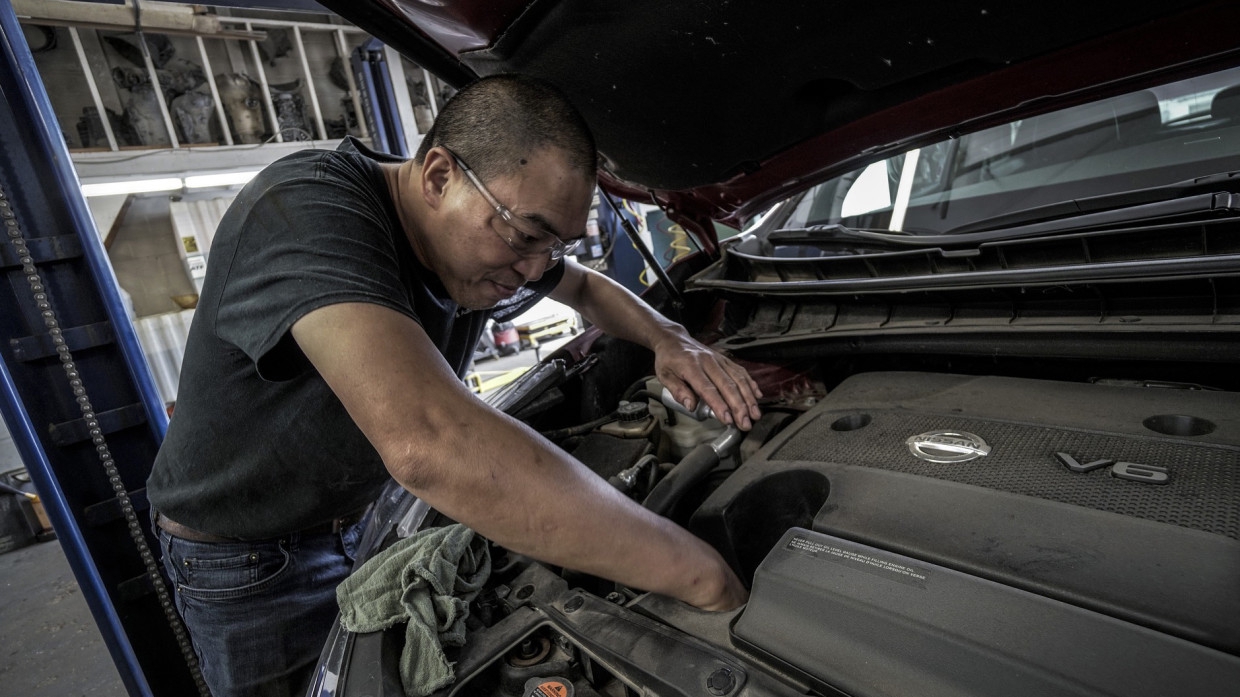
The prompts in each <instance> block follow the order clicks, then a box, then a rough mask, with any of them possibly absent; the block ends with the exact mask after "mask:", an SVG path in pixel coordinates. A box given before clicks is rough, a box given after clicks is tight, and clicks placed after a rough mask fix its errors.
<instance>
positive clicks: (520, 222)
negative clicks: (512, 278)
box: [444, 148, 577, 263]
mask: <svg viewBox="0 0 1240 697" xmlns="http://www.w3.org/2000/svg"><path fill="white" fill-rule="evenodd" d="M444 150H448V149H447V148H444ZM448 153H449V154H450V155H452V159H453V160H455V161H456V166H457V167H460V168H461V171H462V172H464V173H465V176H466V177H469V181H470V182H471V183H473V185H474V188H475V189H477V190H478V193H480V194H482V198H484V199H486V202H487V203H488V204H490V206H491V207H492V208H494V209H495V213H496V215H498V216H499V217H500V219H501V220H503V221H504V222H505V223H507V226H508V234H507V235H505V234H504V232H502V231H501V230H500V229H499V228H497V227H495V226H494V225H492V226H491V229H492V230H495V234H496V235H499V238H500V239H501V240H503V241H504V242H505V243H506V244H507V245H508V246H509V247H511V248H512V251H514V252H516V253H517V254H520V255H521V256H523V257H540V256H542V255H544V254H550V255H551V262H552V263H555V262H557V261H559V260H561V259H563V258H564V255H566V254H568V253H569V252H570V251H571V250H572V249H573V248H574V247H576V246H577V241H576V240H574V241H572V242H565V241H563V240H561V239H560V238H559V237H556V236H555V235H553V234H551V233H549V232H547V231H546V230H542V229H539V228H538V227H537V225H536V224H535V223H533V222H530V221H528V220H526V219H525V218H520V217H518V216H517V215H516V214H514V213H513V212H512V211H511V210H510V209H509V208H508V206H505V205H504V204H502V203H500V202H499V200H498V199H496V198H495V196H493V195H492V194H491V192H490V191H488V190H487V188H486V187H485V186H483V184H482V180H481V179H479V178H478V175H477V174H474V171H473V170H472V169H470V168H469V165H467V164H465V161H464V160H462V159H461V158H460V156H459V155H457V154H456V153H454V152H452V151H451V150H448Z"/></svg>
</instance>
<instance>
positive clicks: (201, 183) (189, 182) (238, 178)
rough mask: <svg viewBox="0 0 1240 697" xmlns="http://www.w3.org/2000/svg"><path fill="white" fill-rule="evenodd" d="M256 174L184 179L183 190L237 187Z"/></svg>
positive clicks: (242, 173) (199, 176)
mask: <svg viewBox="0 0 1240 697" xmlns="http://www.w3.org/2000/svg"><path fill="white" fill-rule="evenodd" d="M256 174H258V170H252V171H249V172H226V173H224V174H201V175H198V176H194V177H186V178H185V188H187V189H202V188H205V187H208V186H237V185H239V184H245V183H246V182H248V181H250V180H251V179H253V178H254V175H256Z"/></svg>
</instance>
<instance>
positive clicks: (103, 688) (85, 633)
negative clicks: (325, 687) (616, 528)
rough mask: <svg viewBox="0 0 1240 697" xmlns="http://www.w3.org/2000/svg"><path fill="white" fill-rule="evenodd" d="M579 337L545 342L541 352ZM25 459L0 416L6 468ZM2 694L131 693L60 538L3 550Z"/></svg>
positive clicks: (524, 356) (502, 364) (525, 361)
mask: <svg viewBox="0 0 1240 697" xmlns="http://www.w3.org/2000/svg"><path fill="white" fill-rule="evenodd" d="M571 338H572V337H563V338H560V339H556V340H553V341H551V342H548V343H547V344H545V345H544V346H543V348H542V350H541V353H542V355H544V356H545V355H547V354H548V353H550V352H551V351H554V350H555V349H556V348H557V347H559V346H560V345H561V344H563V343H566V342H567V341H568V340H569V339H571ZM534 362H535V356H534V351H533V350H525V351H522V352H520V353H519V354H516V355H514V356H507V357H504V358H500V359H496V360H493V361H484V362H482V363H479V364H478V368H479V370H481V371H488V372H490V371H497V372H503V371H508V370H512V369H514V368H519V367H529V366H531V365H533V364H534ZM21 466H22V463H21V459H20V458H19V457H18V456H17V452H16V450H15V449H14V447H13V444H12V441H11V440H10V439H9V437H8V433H7V432H5V431H4V425H3V423H0V471H9V470H12V469H16V468H19V467H21ZM0 598H2V601H0V697H125V695H126V694H127V693H126V691H125V687H124V685H123V684H122V683H121V679H120V674H119V673H118V672H117V670H116V664H115V663H113V662H112V657H111V655H110V654H109V653H108V649H107V647H106V646H105V645H104V643H103V637H102V636H101V635H100V633H99V629H98V627H97V626H96V625H95V620H94V618H93V617H92V616H91V613H90V610H89V608H87V606H86V601H85V599H84V598H83V597H82V593H81V590H80V589H79V587H78V584H77V581H76V580H75V579H74V577H73V573H72V571H70V569H69V563H68V561H67V560H66V559H65V555H64V552H63V551H62V550H61V547H60V543H58V542H55V541H53V542H43V543H37V544H35V545H32V546H29V547H23V548H21V549H17V550H14V551H11V552H8V553H5V554H0Z"/></svg>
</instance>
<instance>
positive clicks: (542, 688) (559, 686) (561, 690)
mask: <svg viewBox="0 0 1240 697" xmlns="http://www.w3.org/2000/svg"><path fill="white" fill-rule="evenodd" d="M531 684H532V685H533V687H532V688H531V687H530V686H531ZM525 686H526V690H525V694H526V697H573V690H572V688H571V687H570V686H569V685H568V684H567V683H565V682H561V681H560V680H557V679H554V678H551V679H542V678H531V679H530V680H528V681H526V683H525Z"/></svg>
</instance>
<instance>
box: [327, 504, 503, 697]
mask: <svg viewBox="0 0 1240 697" xmlns="http://www.w3.org/2000/svg"><path fill="white" fill-rule="evenodd" d="M490 573H491V553H490V550H488V549H487V543H486V540H485V539H483V538H482V537H476V536H475V535H474V531H473V530H470V529H469V528H467V527H465V526H464V525H461V524H459V523H458V524H455V525H449V526H447V527H442V528H431V529H428V530H423V531H421V532H419V533H417V534H416V535H413V536H412V537H408V538H406V539H404V540H401V541H399V542H397V543H396V544H394V545H392V546H391V547H388V548H387V549H385V550H383V552H381V553H379V554H378V555H376V556H375V557H373V558H371V559H370V560H368V561H367V562H366V563H365V564H363V565H362V567H361V568H360V569H358V570H357V571H354V572H353V573H352V574H351V575H350V576H349V577H348V578H346V579H345V580H344V582H343V583H341V584H340V586H339V587H337V588H336V601H337V602H338V603H339V604H340V623H341V625H343V626H344V628H345V629H347V630H349V631H350V632H377V631H380V630H383V629H387V628H388V627H391V626H393V625H395V624H396V623H398V622H407V623H408V624H407V626H406V628H405V650H404V653H403V654H401V660H400V679H401V682H402V683H403V685H404V687H405V694H406V695H409V696H410V697H425V695H429V694H430V693H432V692H434V691H435V690H438V689H439V688H441V687H443V686H445V685H448V684H450V683H451V682H452V681H453V680H455V679H456V674H455V671H454V670H453V668H452V664H451V663H449V662H448V658H447V656H445V655H444V651H443V647H444V646H461V645H462V644H464V643H465V618H466V617H468V616H469V603H470V601H472V600H473V599H474V597H475V596H477V595H478V592H479V591H480V590H482V584H483V583H485V582H486V580H487V576H489V575H490Z"/></svg>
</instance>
